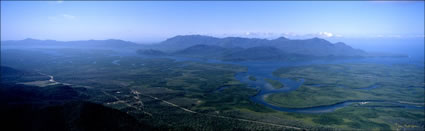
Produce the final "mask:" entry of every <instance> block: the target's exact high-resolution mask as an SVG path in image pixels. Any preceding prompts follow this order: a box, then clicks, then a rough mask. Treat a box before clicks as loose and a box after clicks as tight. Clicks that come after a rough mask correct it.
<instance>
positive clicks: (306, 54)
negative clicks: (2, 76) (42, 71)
mask: <svg viewBox="0 0 425 131" xmlns="http://www.w3.org/2000/svg"><path fill="white" fill-rule="evenodd" d="M1 45H2V47H18V48H40V47H41V48H43V47H47V48H56V47H57V48H108V49H115V50H117V49H130V50H137V51H136V52H137V53H138V54H141V55H147V56H165V55H177V56H189V57H202V58H213V59H221V60H298V59H312V58H313V59H316V58H347V57H350V58H352V57H376V56H379V57H382V54H379V55H374V54H371V53H367V52H365V51H363V50H360V49H354V48H352V47H350V46H348V45H346V44H345V43H342V42H337V43H331V42H329V41H327V40H324V39H320V38H311V39H305V40H291V39H287V38H285V37H280V38H277V39H272V40H269V39H258V38H241V37H226V38H216V37H211V36H202V35H179V36H175V37H172V38H169V39H166V40H165V41H162V42H159V43H156V44H152V45H142V44H137V43H133V42H129V41H123V40H116V39H109V40H86V41H66V42H65V41H55V40H36V39H25V40H18V41H2V43H1ZM384 56H385V57H393V56H397V57H405V55H399V54H397V55H384Z"/></svg>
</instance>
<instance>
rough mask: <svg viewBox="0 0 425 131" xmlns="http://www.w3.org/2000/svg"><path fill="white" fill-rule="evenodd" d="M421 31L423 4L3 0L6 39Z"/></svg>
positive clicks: (141, 38)
mask: <svg viewBox="0 0 425 131" xmlns="http://www.w3.org/2000/svg"><path fill="white" fill-rule="evenodd" d="M189 34H201V35H211V36H217V37H226V36H241V37H263V38H269V37H270V38H271V37H279V36H285V37H293V38H297V37H299V38H302V37H316V36H319V37H332V38H335V37H342V38H374V37H395V38H404V37H406V38H407V37H409V38H411V37H421V38H423V37H424V36H425V35H424V34H425V33H424V2H423V1H416V2H388V1H384V2H382V1H349V2H342V1H326V2H325V1H317V2H312V1H301V2H295V1H268V2H258V1H244V2H223V1H221V2H220V1H197V2H196V1H177V2H170V1H161V2H154V1H125V2H118V1H90V2H84V1H65V2H64V1H32V2H31V1H17V2H12V1H1V40H20V39H25V38H34V39H50V40H62V41H71V40H89V39H95V40H97V39H122V40H127V41H133V42H142V43H143V42H157V41H161V40H164V39H166V38H169V37H173V36H175V35H189Z"/></svg>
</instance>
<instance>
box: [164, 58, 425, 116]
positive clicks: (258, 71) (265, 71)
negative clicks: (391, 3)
mask: <svg viewBox="0 0 425 131" xmlns="http://www.w3.org/2000/svg"><path fill="white" fill-rule="evenodd" d="M168 58H172V59H175V60H176V61H197V62H205V63H216V64H233V65H239V66H244V67H247V69H248V70H247V72H240V73H237V74H236V75H235V78H236V79H237V80H239V81H240V82H242V83H244V84H246V85H248V87H251V88H256V89H258V90H259V92H258V93H257V94H256V95H255V96H252V97H251V98H250V99H251V101H253V102H255V103H258V104H261V105H264V106H266V107H269V108H272V109H274V110H278V111H284V112H297V113H326V112H333V111H335V110H337V109H340V108H343V107H346V106H349V105H352V104H356V103H358V104H363V103H369V102H374V103H377V102H379V103H389V104H391V105H393V106H379V107H385V108H407V109H421V110H424V109H425V108H424V107H423V106H414V105H410V104H406V103H400V102H395V101H385V100H348V101H343V102H339V103H335V104H332V105H324V106H315V107H308V108H285V107H279V106H275V105H272V104H269V103H267V102H266V101H265V100H264V98H265V96H266V95H270V94H273V93H287V92H290V91H293V90H296V89H297V88H299V87H301V85H302V84H303V83H304V80H303V79H301V80H293V79H288V78H280V77H277V76H274V75H273V71H275V70H277V69H278V68H281V67H290V66H302V65H315V64H341V63H375V64H389V65H391V64H397V63H411V64H412V60H409V59H407V58H367V59H366V58H365V59H350V60H316V61H304V62H264V61H262V62H253V61H251V62H246V61H244V62H228V61H219V60H211V59H197V58H187V57H174V56H173V57H168ZM418 66H423V65H418ZM249 76H254V77H255V78H256V79H257V80H255V81H253V80H250V79H249ZM265 78H268V79H273V80H277V81H279V82H281V83H283V84H284V85H285V88H280V89H275V88H273V86H271V85H270V84H269V83H268V82H266V81H265V80H264V79H265ZM316 86H320V85H316ZM378 87H379V85H373V86H370V87H365V88H362V89H361V90H370V89H374V88H378ZM364 107H377V106H364Z"/></svg>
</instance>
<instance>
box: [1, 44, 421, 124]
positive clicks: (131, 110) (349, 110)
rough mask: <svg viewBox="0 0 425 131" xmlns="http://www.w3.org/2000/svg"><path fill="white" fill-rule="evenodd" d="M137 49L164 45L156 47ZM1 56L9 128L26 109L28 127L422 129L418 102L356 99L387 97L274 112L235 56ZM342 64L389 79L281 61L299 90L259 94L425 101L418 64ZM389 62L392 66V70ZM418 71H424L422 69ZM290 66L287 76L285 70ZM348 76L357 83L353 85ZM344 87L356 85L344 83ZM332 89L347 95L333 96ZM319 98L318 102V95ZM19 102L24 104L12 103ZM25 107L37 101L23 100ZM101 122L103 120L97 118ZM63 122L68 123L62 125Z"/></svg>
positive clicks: (307, 99)
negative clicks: (404, 105)
mask: <svg viewBox="0 0 425 131" xmlns="http://www.w3.org/2000/svg"><path fill="white" fill-rule="evenodd" d="M144 53H147V54H162V53H161V52H157V51H154V50H152V51H148V52H144ZM1 62H2V68H1V69H2V77H1V78H2V81H1V84H2V88H0V89H1V90H0V98H1V102H2V104H1V105H7V106H1V107H3V108H2V110H1V112H2V114H3V113H4V114H7V113H10V114H9V115H6V117H3V119H10V120H11V121H10V123H11V124H10V125H11V127H12V128H15V129H17V130H19V129H22V130H27V129H28V128H30V127H28V128H18V127H25V126H21V125H33V124H34V123H33V121H22V123H20V121H21V120H23V119H25V118H28V117H25V116H32V118H34V119H37V120H39V121H41V122H42V123H44V124H39V123H36V124H37V125H39V126H40V127H37V128H35V129H40V130H43V129H44V127H48V125H46V124H45V123H52V120H51V118H52V119H53V118H55V119H56V118H57V119H58V121H56V122H57V123H58V124H56V125H57V127H51V129H54V130H70V128H72V129H76V130H85V129H93V128H96V129H99V130H102V129H106V130H108V129H109V130H113V129H122V130H133V129H135V130H143V129H146V130H149V129H152V130H170V129H172V130H282V129H287V130H302V129H307V130H309V129H321V130H325V129H329V130H331V129H336V128H338V129H423V125H424V124H423V123H424V120H423V116H424V114H423V111H421V110H406V109H401V108H370V107H362V106H366V105H368V104H371V106H392V105H385V103H378V104H376V103H368V104H365V105H358V104H357V105H351V106H349V107H346V108H342V109H339V110H337V111H335V112H332V113H325V114H303V113H287V112H280V111H276V110H273V109H270V108H268V107H265V106H263V105H261V104H257V103H254V102H252V101H251V99H250V98H251V97H252V96H255V95H256V94H257V93H258V91H259V90H257V89H255V88H249V87H247V86H246V85H245V84H243V83H240V82H239V81H238V80H236V79H235V74H237V73H239V72H246V71H247V69H246V67H243V66H238V65H231V64H212V63H204V62H202V61H198V62H196V61H180V60H173V59H170V58H167V57H163V58H159V57H146V56H137V55H128V54H120V52H116V51H113V50H109V49H102V50H100V49H96V50H94V49H84V50H81V49H72V48H61V49H32V50H23V49H19V50H18V49H2V51H1ZM347 66H349V67H350V68H353V69H357V68H358V70H366V69H369V68H379V69H381V70H377V72H375V74H381V73H382V72H388V73H389V74H388V75H390V76H394V78H393V77H389V78H388V80H386V79H387V78H386V77H385V78H384V77H382V78H379V79H382V81H379V83H378V84H377V85H379V87H378V88H376V89H377V90H376V91H375V89H374V90H361V88H364V87H368V86H369V85H374V84H376V83H373V82H368V81H365V82H364V83H362V80H363V79H362V78H363V77H364V76H365V75H367V74H360V75H362V76H357V75H358V73H357V72H356V70H354V71H350V70H347V71H348V72H346V74H341V75H343V76H346V77H343V76H338V71H334V72H333V73H336V74H326V71H325V69H323V68H325V67H322V68H320V69H318V70H323V71H325V72H324V73H323V72H319V73H322V74H316V73H314V74H315V75H329V76H332V77H329V79H326V77H323V76H313V75H314V74H313V73H308V72H305V73H306V74H299V75H298V74H296V72H293V74H291V72H290V71H291V70H296V69H297V68H291V70H286V69H287V68H282V69H279V70H278V71H276V73H275V74H276V75H279V76H281V77H285V78H291V79H298V78H303V79H305V80H306V81H305V83H304V84H303V86H302V87H300V88H298V89H297V90H296V91H293V92H290V93H287V94H272V95H269V96H268V97H267V99H266V100H267V101H270V102H271V103H272V104H275V105H279V106H284V107H285V106H287V107H307V106H316V105H324V104H332V103H335V102H339V101H341V100H346V99H352V98H353V99H354V98H358V99H360V98H362V99H363V97H361V96H367V98H374V99H375V98H376V99H387V98H386V96H384V95H387V94H390V93H393V92H396V95H397V96H396V95H389V96H390V97H391V98H388V100H398V101H404V102H412V103H416V104H417V103H423V101H421V100H419V99H420V98H421V99H422V100H423V88H418V87H423V85H421V83H420V82H421V81H420V80H419V79H420V78H421V77H422V83H423V70H422V72H421V70H418V69H416V68H415V67H411V66H407V65H400V66H388V67H386V66H382V67H381V66H378V67H377V65H347ZM343 67H344V65H335V67H334V66H329V67H326V68H337V69H339V68H343ZM300 68H305V67H300ZM309 70H313V69H309ZM326 70H328V71H329V70H332V69H326ZM341 70H346V69H345V68H344V69H341ZM388 70H394V71H398V72H393V73H391V72H390V71H388ZM307 71H308V70H307ZM302 72H303V71H300V72H298V73H302ZM365 72H369V71H365ZM331 73H332V72H331ZM371 73H374V72H371ZM421 73H422V76H420V75H419V74H421ZM287 74H290V76H291V77H290V76H285V75H287ZM350 74H353V75H350ZM310 76H311V78H310ZM316 77H317V78H318V79H323V81H321V82H317V81H319V80H317V81H315V82H312V78H316ZM338 77H340V78H342V79H347V80H348V79H353V80H356V81H358V82H357V83H362V84H356V83H353V82H351V83H350V82H348V81H341V80H337V78H338ZM399 78H400V79H401V78H402V80H403V81H402V80H399ZM52 79H53V80H52ZM249 79H250V80H251V81H257V79H263V78H259V77H255V76H249ZM265 80H266V81H268V82H269V83H270V85H272V86H274V87H276V88H279V87H283V88H285V85H283V83H280V82H278V81H275V80H272V79H265ZM327 80H335V81H330V82H328V81H327ZM407 81H408V82H407ZM418 82H419V83H418ZM279 83H280V84H279ZM332 83H337V84H338V85H341V86H344V88H341V90H339V89H336V88H335V87H334V86H333V85H331V84H332ZM393 84H395V86H398V85H403V86H406V87H412V88H408V90H405V89H399V90H393V89H397V88H395V87H391V86H387V85H393ZM317 85H319V87H320V89H324V90H330V89H332V90H334V91H335V92H338V93H336V94H329V92H324V91H321V90H319V89H318V88H319V87H318V86H317ZM350 85H359V86H358V87H357V86H353V87H351V86H350ZM363 85H364V86H363ZM345 86H346V87H345ZM378 89H379V90H378ZM387 89H388V90H387ZM406 89H407V88H406ZM348 90H352V91H353V92H352V93H347V92H345V93H344V92H343V91H348ZM421 91H422V92H421ZM300 92H302V93H300ZM314 92H316V93H314ZM397 92H398V94H397ZM409 93H410V94H409ZM421 93H422V95H421ZM339 95H344V97H338V96H339ZM301 96H302V97H301ZM316 99H317V100H318V101H315V100H316ZM282 100H285V101H287V102H282ZM16 103H20V104H18V105H22V106H15V105H16ZM289 104H291V105H289ZM297 104H299V105H297ZM372 104H375V105H372ZM387 104H388V103H387ZM29 106H31V107H36V108H32V109H29V108H27V107H29ZM15 109H16V110H15ZM93 110H99V112H95V113H92V112H93ZM74 111H75V112H74ZM33 112H36V113H33ZM39 112H40V113H39ZM58 112H59V113H58ZM87 112H89V113H87ZM75 113H77V114H78V113H80V115H77V116H80V117H74V115H75ZM32 114H39V115H32ZM70 114H71V115H70ZM105 114H108V115H105ZM40 116H52V117H40ZM112 117H113V118H115V119H113V120H108V119H111V118H112ZM12 118H16V119H12ZM92 118H96V119H92ZM97 119H99V120H97ZM118 121H121V122H118ZM91 122H97V123H93V124H92V123H91ZM63 123H73V124H70V125H66V124H63ZM78 123H80V124H78ZM81 123H83V124H81ZM105 124H106V125H108V126H106V127H99V125H105ZM65 125H66V126H67V127H64V126H65ZM109 126H110V127H109ZM134 127H140V128H134ZM31 129H33V128H31Z"/></svg>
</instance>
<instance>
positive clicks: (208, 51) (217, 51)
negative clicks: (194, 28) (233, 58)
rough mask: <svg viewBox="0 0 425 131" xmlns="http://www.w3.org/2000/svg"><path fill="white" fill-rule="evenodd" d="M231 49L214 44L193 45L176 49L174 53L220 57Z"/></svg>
mask: <svg viewBox="0 0 425 131" xmlns="http://www.w3.org/2000/svg"><path fill="white" fill-rule="evenodd" d="M230 50H231V49H227V48H223V47H220V46H215V45H194V46H191V47H188V48H186V49H182V50H179V51H176V52H175V53H174V54H175V55H184V56H195V57H220V56H222V55H224V53H226V52H229V51H230Z"/></svg>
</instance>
